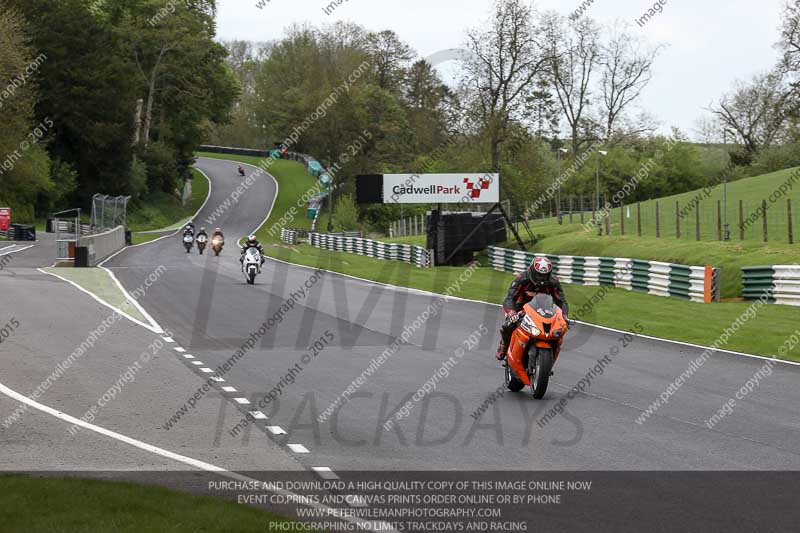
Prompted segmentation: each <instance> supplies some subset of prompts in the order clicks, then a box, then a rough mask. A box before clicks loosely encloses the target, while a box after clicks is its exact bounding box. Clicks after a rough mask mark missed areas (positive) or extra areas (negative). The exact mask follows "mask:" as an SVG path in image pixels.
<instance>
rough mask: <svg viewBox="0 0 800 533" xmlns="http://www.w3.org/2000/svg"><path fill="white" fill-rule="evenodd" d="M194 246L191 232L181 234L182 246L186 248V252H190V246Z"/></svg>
mask: <svg viewBox="0 0 800 533" xmlns="http://www.w3.org/2000/svg"><path fill="white" fill-rule="evenodd" d="M193 246H194V235H192V234H191V233H187V234H186V235H184V236H183V247H184V248H186V253H187V254H188V253H190V252H191V251H192V247H193Z"/></svg>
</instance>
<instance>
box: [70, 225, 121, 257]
mask: <svg viewBox="0 0 800 533" xmlns="http://www.w3.org/2000/svg"><path fill="white" fill-rule="evenodd" d="M78 246H85V247H86V248H88V249H89V266H97V264H98V263H101V262H102V261H103V260H104V259H106V258H108V257H109V256H110V255H112V254H115V253H117V252H118V251H120V250H122V249H123V248H125V228H124V227H123V226H117V227H116V228H114V229H112V230H108V231H106V232H105V233H98V234H97V235H84V236H81V237H80V239H78Z"/></svg>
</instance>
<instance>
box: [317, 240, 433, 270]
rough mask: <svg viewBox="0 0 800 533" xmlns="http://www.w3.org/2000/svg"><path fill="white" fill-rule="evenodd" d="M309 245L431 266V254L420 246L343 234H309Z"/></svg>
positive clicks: (419, 265) (424, 266) (426, 266)
mask: <svg viewBox="0 0 800 533" xmlns="http://www.w3.org/2000/svg"><path fill="white" fill-rule="evenodd" d="M308 237H309V240H308V242H309V244H310V245H311V246H314V247H316V248H320V249H322V250H330V251H333V252H345V253H352V254H358V255H363V256H366V257H374V258H376V259H383V260H387V261H403V262H405V263H411V264H413V265H416V266H418V267H421V268H428V267H430V266H431V264H432V261H431V254H430V252H428V250H426V249H425V248H422V247H421V246H414V245H412V244H400V243H394V242H382V241H373V240H372V239H362V238H359V237H350V236H346V235H343V234H328V233H309V235H308Z"/></svg>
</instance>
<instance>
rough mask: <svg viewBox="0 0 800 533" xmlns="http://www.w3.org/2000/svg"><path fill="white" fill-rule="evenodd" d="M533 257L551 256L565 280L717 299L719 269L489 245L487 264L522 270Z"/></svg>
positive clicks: (691, 298)
mask: <svg viewBox="0 0 800 533" xmlns="http://www.w3.org/2000/svg"><path fill="white" fill-rule="evenodd" d="M536 257H547V258H548V259H550V260H551V261H552V262H553V268H554V270H555V273H556V275H557V276H558V277H559V279H561V281H562V282H564V283H573V284H576V285H611V286H614V287H620V288H623V289H627V290H634V291H643V292H647V293H648V294H653V295H656V296H671V297H677V298H685V299H688V300H691V301H693V302H716V301H719V296H720V275H719V274H720V271H719V269H716V268H710V267H697V266H686V265H675V264H671V263H661V262H658V261H643V260H641V259H627V258H611V257H573V256H559V255H547V254H534V253H530V252H521V251H518V250H509V249H507V248H497V247H496V246H490V247H489V264H490V265H491V266H492V268H494V269H495V270H500V271H503V272H521V271H523V270H524V269H525V268H527V267H528V265H530V264H531V262H532V261H533V260H534V259H535V258H536Z"/></svg>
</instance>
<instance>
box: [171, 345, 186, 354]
mask: <svg viewBox="0 0 800 533" xmlns="http://www.w3.org/2000/svg"><path fill="white" fill-rule="evenodd" d="M173 350H175V351H176V352H178V353H186V350H184V349H183V348H181V347H180V346H177V347H175V348H173Z"/></svg>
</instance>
